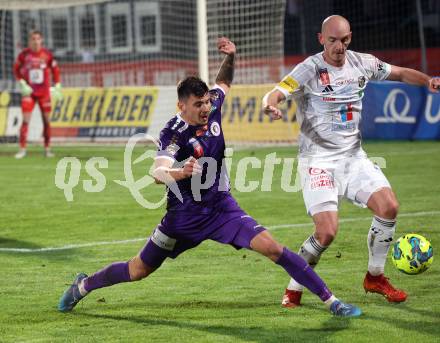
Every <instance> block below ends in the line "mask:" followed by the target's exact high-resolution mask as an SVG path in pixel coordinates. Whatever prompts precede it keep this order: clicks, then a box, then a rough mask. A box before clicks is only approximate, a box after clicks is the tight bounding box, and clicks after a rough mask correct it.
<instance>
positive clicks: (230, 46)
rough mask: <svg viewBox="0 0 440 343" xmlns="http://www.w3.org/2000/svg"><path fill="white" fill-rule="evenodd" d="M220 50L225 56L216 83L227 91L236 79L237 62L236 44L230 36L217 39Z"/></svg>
mask: <svg viewBox="0 0 440 343" xmlns="http://www.w3.org/2000/svg"><path fill="white" fill-rule="evenodd" d="M217 48H218V51H220V52H221V53H223V54H225V55H226V56H225V58H224V60H223V62H222V64H221V66H220V69H219V71H218V73H217V77H216V78H215V83H216V84H218V85H219V86H220V87H221V88H222V89H223V90H224V92H225V94H226V93H227V92H228V91H229V88H231V84H232V80H233V79H234V64H235V52H236V48H235V44H234V43H233V42H231V41H230V40H229V39H228V38H226V37H222V38H219V39H218V41H217Z"/></svg>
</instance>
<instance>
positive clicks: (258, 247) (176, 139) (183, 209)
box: [58, 38, 361, 317]
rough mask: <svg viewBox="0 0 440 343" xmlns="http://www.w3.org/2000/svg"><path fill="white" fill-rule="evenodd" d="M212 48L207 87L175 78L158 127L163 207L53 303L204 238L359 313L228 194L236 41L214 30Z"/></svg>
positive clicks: (130, 275) (130, 274)
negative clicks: (137, 240) (214, 70)
mask: <svg viewBox="0 0 440 343" xmlns="http://www.w3.org/2000/svg"><path fill="white" fill-rule="evenodd" d="M218 49H219V51H220V52H221V53H224V54H225V55H226V56H225V59H224V61H223V63H222V65H221V67H220V70H219V72H218V75H217V78H216V85H215V86H214V88H213V89H211V90H209V89H208V87H207V85H206V84H205V83H204V82H203V81H202V80H200V79H199V78H197V77H188V78H186V79H184V80H183V81H181V82H180V83H179V85H178V87H177V94H178V106H179V109H180V112H179V113H178V114H177V115H175V116H174V117H173V118H172V119H171V120H170V121H169V122H168V123H167V125H166V126H165V128H164V129H163V130H162V132H161V134H160V143H161V149H160V151H159V152H158V154H157V157H156V159H155V166H154V177H155V179H156V182H158V183H165V184H167V185H168V186H170V185H171V184H174V186H176V185H177V186H178V195H177V194H176V193H177V192H172V191H171V188H170V189H169V190H168V205H167V212H166V214H165V216H164V217H163V219H162V221H161V223H160V224H159V225H158V226H157V227H156V229H155V230H154V232H153V233H152V235H151V237H150V238H149V240H148V241H147V243H146V245H145V246H144V247H143V248H142V250H141V251H140V252H139V254H138V255H137V256H135V257H133V258H132V259H131V260H130V261H128V262H117V263H113V264H110V265H108V266H107V267H105V268H104V269H102V270H100V271H98V272H96V273H95V274H93V275H91V276H87V275H86V274H84V273H80V274H78V276H77V277H76V279H75V280H74V282H73V284H72V285H71V286H70V287H69V288H68V289H67V290H66V292H65V293H64V294H63V296H62V297H61V299H60V302H59V305H58V309H59V310H60V311H62V312H67V311H71V310H72V309H73V307H74V306H75V305H76V304H77V303H78V302H79V301H80V300H81V299H82V298H84V297H85V296H86V295H87V294H88V293H90V292H91V291H93V290H96V289H98V288H102V287H108V286H111V285H114V284H118V283H122V282H131V281H137V280H141V279H143V278H145V277H147V276H149V275H150V274H151V273H153V272H154V271H155V270H156V269H158V268H159V267H160V266H161V264H162V263H163V261H164V260H165V259H166V258H167V257H170V258H176V257H177V256H178V255H179V254H181V253H182V252H184V251H185V250H188V249H191V248H194V247H196V246H197V245H199V244H200V243H201V242H203V241H205V240H207V239H210V240H214V241H217V242H219V243H223V244H229V245H232V246H233V247H235V248H236V249H240V248H246V249H250V250H254V251H256V252H258V253H260V254H262V255H264V256H266V257H268V258H269V259H271V260H272V261H273V262H275V263H276V264H278V265H280V266H281V267H282V268H284V269H285V270H286V272H287V273H288V274H289V275H290V276H291V277H294V278H295V279H296V280H299V281H300V282H301V284H303V285H304V286H305V287H307V288H308V289H309V290H310V291H312V292H313V293H314V294H316V295H317V296H319V298H320V299H321V300H322V301H323V302H324V303H325V304H326V305H327V306H328V307H329V309H330V311H331V312H332V313H333V314H335V315H338V316H350V317H352V316H359V315H360V314H361V311H360V309H359V308H358V307H356V306H353V305H350V304H346V303H343V302H342V301H340V300H338V299H337V298H336V297H335V296H334V295H333V294H332V293H331V292H330V290H329V289H328V288H327V286H326V285H325V284H324V282H323V281H322V280H321V279H320V278H319V276H318V275H317V274H316V273H315V272H314V271H313V269H312V268H310V267H309V265H308V264H307V263H306V262H305V261H304V260H303V259H302V258H301V257H299V256H298V255H297V254H295V253H293V252H291V251H290V250H288V249H287V248H286V247H283V246H282V245H281V244H279V243H278V242H276V241H275V240H274V239H273V238H272V236H271V235H270V233H269V232H268V231H267V230H266V229H265V228H264V227H263V226H261V225H258V223H257V222H256V221H255V220H254V219H253V218H252V217H250V216H249V215H248V214H247V213H246V212H244V211H243V210H242V209H241V208H240V207H239V206H238V204H237V202H236V201H235V200H234V198H233V197H232V195H231V194H230V192H229V187H228V178H227V175H226V168H224V169H223V168H222V160H223V157H224V150H225V141H224V137H223V132H222V127H221V106H222V103H223V100H224V98H225V95H226V93H227V92H228V91H229V88H230V86H231V83H232V79H233V74H234V57H235V45H234V43H232V42H231V41H230V40H229V39H227V38H220V39H219V40H218ZM205 158H210V159H211V161H215V162H216V166H215V169H211V171H212V172H208V169H209V167H208V166H207V165H206V164H205V163H199V162H198V160H199V161H204V159H205ZM179 162H180V165H181V166H179ZM182 163H183V165H182ZM197 178H198V180H199V181H200V182H202V181H203V184H209V185H210V186H209V187H207V188H206V189H200V188H203V187H199V188H198V189H197V191H194V188H195V187H194V185H195V184H196V183H194V182H192V181H194V180H195V179H197ZM209 178H212V179H209Z"/></svg>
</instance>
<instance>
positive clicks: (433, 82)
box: [428, 77, 440, 93]
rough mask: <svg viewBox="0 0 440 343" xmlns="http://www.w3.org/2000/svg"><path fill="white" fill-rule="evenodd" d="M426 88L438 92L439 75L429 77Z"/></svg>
mask: <svg viewBox="0 0 440 343" xmlns="http://www.w3.org/2000/svg"><path fill="white" fill-rule="evenodd" d="M428 88H429V90H430V91H431V92H434V93H438V92H439V90H440V77H433V78H432V79H430V80H429V83H428Z"/></svg>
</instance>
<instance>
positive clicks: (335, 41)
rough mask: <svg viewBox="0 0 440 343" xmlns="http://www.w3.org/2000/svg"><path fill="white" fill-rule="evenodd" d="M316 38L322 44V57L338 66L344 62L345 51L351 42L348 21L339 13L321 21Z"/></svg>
mask: <svg viewBox="0 0 440 343" xmlns="http://www.w3.org/2000/svg"><path fill="white" fill-rule="evenodd" d="M318 39H319V42H320V43H321V45H323V46H324V59H325V60H326V62H327V63H329V64H330V65H334V66H337V67H340V66H342V65H344V62H345V52H346V51H347V48H348V45H349V44H350V42H351V30H350V23H349V22H348V20H347V19H345V18H344V17H342V16H340V15H331V16H330V17H327V18H326V19H324V21H323V22H322V26H321V32H320V33H318Z"/></svg>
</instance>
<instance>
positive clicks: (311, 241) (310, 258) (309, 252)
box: [287, 235, 327, 292]
mask: <svg viewBox="0 0 440 343" xmlns="http://www.w3.org/2000/svg"><path fill="white" fill-rule="evenodd" d="M325 249H327V247H325V246H322V245H321V244H320V243H319V241H318V240H317V239H316V238H315V237H314V236H313V235H311V236H310V237H309V238H307V239H306V240H305V241H304V243H303V244H302V246H301V248H299V252H298V255H299V256H301V257H302V258H303V259H304V260H305V261H306V262H307V263H308V264H309V265H310V267H312V268H315V266H316V264H317V263H318V261H319V259H320V257H321V254H322V253H323V252H324V251H325ZM287 289H290V290H293V291H298V292H302V291H303V289H304V286H303V285H301V284H300V283H298V282H296V281H295V279H293V278H292V279H290V282H289V285H288V286H287Z"/></svg>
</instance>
